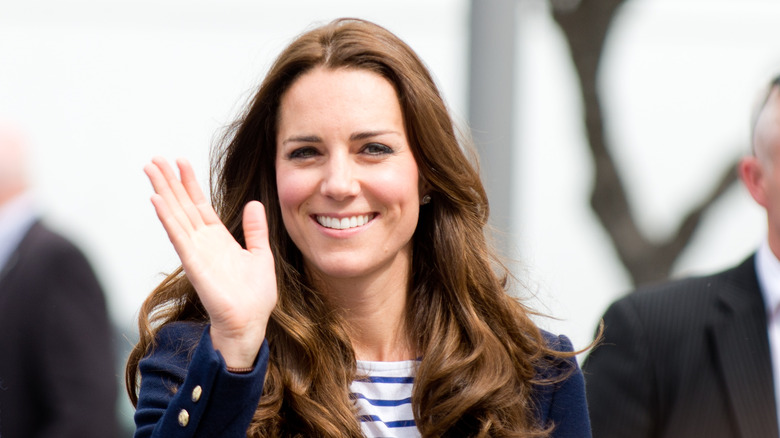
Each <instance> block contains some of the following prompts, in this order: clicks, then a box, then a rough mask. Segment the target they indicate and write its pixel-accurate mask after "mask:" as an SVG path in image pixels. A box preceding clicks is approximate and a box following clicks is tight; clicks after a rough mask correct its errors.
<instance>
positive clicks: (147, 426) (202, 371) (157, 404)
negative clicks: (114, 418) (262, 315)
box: [135, 322, 269, 438]
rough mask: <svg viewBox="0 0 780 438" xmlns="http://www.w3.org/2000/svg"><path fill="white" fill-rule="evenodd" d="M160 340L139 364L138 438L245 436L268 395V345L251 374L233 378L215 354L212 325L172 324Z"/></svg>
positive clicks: (217, 353) (237, 375) (163, 331)
mask: <svg viewBox="0 0 780 438" xmlns="http://www.w3.org/2000/svg"><path fill="white" fill-rule="evenodd" d="M198 336H200V339H198ZM156 341H157V344H156V346H155V348H154V350H153V351H152V353H151V354H149V355H148V356H147V357H145V358H144V359H143V360H141V362H140V364H139V370H140V373H141V386H140V390H139V397H138V405H137V407H136V413H135V423H136V432H135V437H136V438H140V437H165V438H180V437H181V438H184V437H214V436H219V437H226V438H229V437H241V438H244V437H246V431H247V429H248V427H249V423H250V422H251V420H252V416H253V414H254V413H255V410H256V408H257V405H258V402H259V401H260V395H261V394H262V392H263V380H264V378H265V372H266V368H267V365H268V354H269V351H268V343H267V342H266V341H264V342H263V345H262V347H261V348H260V352H259V353H258V357H257V359H256V362H255V365H254V367H253V370H252V372H250V373H248V374H234V373H231V372H229V371H227V366H226V364H225V361H224V359H223V358H222V355H221V354H219V352H218V351H216V350H214V347H213V345H212V343H211V336H210V335H209V326H208V325H206V326H205V327H204V325H202V324H195V323H182V322H179V323H173V324H169V325H168V326H166V327H164V328H163V329H161V330H160V332H159V333H158V335H157V338H156ZM193 346H194V349H193Z"/></svg>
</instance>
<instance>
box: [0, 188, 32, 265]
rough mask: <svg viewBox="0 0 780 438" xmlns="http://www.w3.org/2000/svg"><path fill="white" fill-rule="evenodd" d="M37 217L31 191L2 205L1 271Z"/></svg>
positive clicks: (0, 207)
mask: <svg viewBox="0 0 780 438" xmlns="http://www.w3.org/2000/svg"><path fill="white" fill-rule="evenodd" d="M37 218H38V209H37V208H36V207H35V202H33V196H32V195H31V194H30V193H25V194H22V195H19V196H17V197H15V198H13V199H11V200H10V201H8V202H7V203H5V204H4V205H1V206H0V273H2V272H3V269H4V267H5V264H6V263H8V259H9V258H10V257H11V254H13V252H14V251H15V250H16V247H17V246H19V243H20V242H21V241H22V239H23V238H24V236H25V234H27V231H28V230H29V229H30V227H31V226H32V224H33V223H34V222H35V220H36V219H37Z"/></svg>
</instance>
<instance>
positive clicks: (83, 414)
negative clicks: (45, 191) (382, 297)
mask: <svg viewBox="0 0 780 438" xmlns="http://www.w3.org/2000/svg"><path fill="white" fill-rule="evenodd" d="M26 154H27V150H26V144H25V142H24V139H23V136H22V134H21V133H20V132H19V131H18V130H17V129H15V128H14V127H13V126H11V125H9V124H3V125H0V437H2V438H44V437H45V438H49V437H51V438H55V437H56V438H64V437H72V438H85V437H95V438H98V437H115V436H117V435H118V433H119V431H118V427H119V426H118V422H117V420H116V406H115V405H116V398H117V397H116V396H117V392H118V388H117V376H116V369H115V368H116V367H115V357H114V351H113V348H112V326H111V324H110V323H109V318H108V313H107V310H106V303H105V298H104V295H103V291H102V289H101V287H100V285H99V284H98V281H97V279H96V277H95V274H94V273H93V271H92V268H91V267H90V265H89V263H88V262H87V259H86V258H85V257H84V255H83V254H82V253H81V252H80V251H79V249H77V248H76V247H75V246H74V245H73V244H72V243H71V242H69V241H68V240H67V239H65V238H64V237H63V236H61V235H59V234H57V233H55V232H54V231H52V230H50V229H49V228H48V227H47V226H46V225H44V224H43V223H42V222H41V218H40V215H39V211H38V208H37V207H36V204H35V201H34V199H33V195H32V193H31V192H30V180H29V178H28V173H27V170H28V168H27V162H26V159H25V157H26Z"/></svg>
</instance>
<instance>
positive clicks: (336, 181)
mask: <svg viewBox="0 0 780 438" xmlns="http://www.w3.org/2000/svg"><path fill="white" fill-rule="evenodd" d="M324 171H325V172H324V175H323V178H322V184H321V185H320V192H321V193H322V195H323V196H327V197H329V198H332V199H335V200H337V201H343V200H345V199H348V198H350V197H354V196H357V194H358V193H359V192H360V183H359V182H358V179H357V178H356V173H357V169H355V163H352V162H351V161H350V159H349V156H348V154H345V153H339V154H333V155H331V156H330V157H329V159H328V163H327V164H326V165H325V166H324Z"/></svg>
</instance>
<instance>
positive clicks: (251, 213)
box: [243, 201, 269, 254]
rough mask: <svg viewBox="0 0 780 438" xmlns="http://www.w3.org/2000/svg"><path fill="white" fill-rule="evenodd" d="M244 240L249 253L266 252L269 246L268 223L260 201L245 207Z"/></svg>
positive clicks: (251, 202) (252, 202)
mask: <svg viewBox="0 0 780 438" xmlns="http://www.w3.org/2000/svg"><path fill="white" fill-rule="evenodd" d="M243 226H244V238H245V239H246V249H247V251H249V252H251V253H253V254H257V252H258V251H265V250H267V248H268V247H269V245H268V222H267V221H266V217H265V207H263V204H261V203H260V202H258V201H250V202H249V203H248V204H247V205H246V207H244V217H243Z"/></svg>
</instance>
